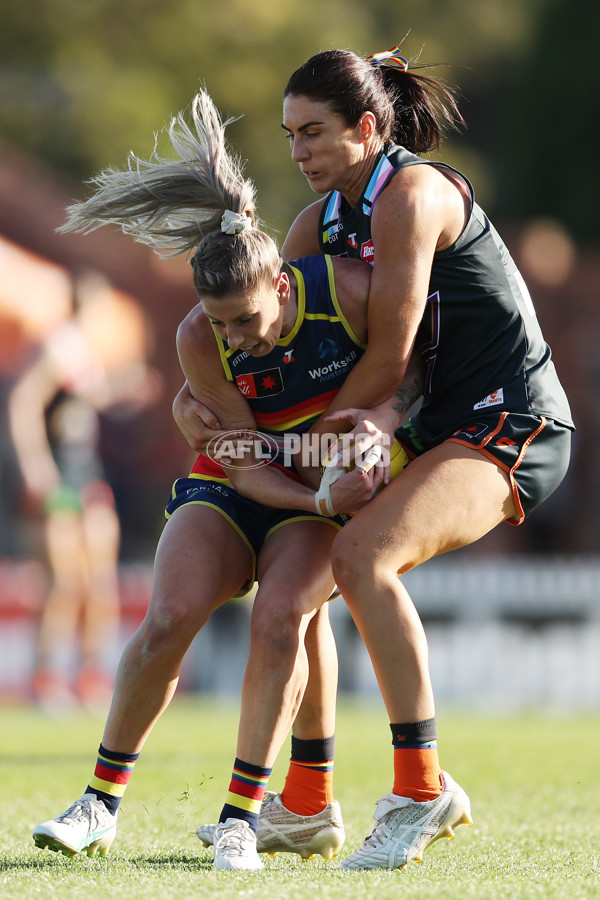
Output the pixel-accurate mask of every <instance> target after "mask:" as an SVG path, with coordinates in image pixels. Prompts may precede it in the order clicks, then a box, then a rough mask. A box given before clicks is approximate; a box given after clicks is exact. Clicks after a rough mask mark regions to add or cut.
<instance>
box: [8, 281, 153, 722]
mask: <svg viewBox="0 0 600 900" xmlns="http://www.w3.org/2000/svg"><path fill="white" fill-rule="evenodd" d="M73 307H74V308H73V314H72V316H71V318H70V319H68V320H67V321H64V322H63V323H62V324H60V325H59V326H58V327H56V328H55V329H54V330H52V331H51V332H50V333H49V335H48V336H47V338H46V339H45V341H44V342H43V344H42V345H41V346H40V350H39V353H38V354H37V356H36V357H35V358H34V359H33V361H32V362H31V364H30V365H29V367H28V368H27V369H25V371H24V372H23V374H22V375H21V376H20V378H19V379H18V381H17V382H16V384H15V386H14V388H13V390H12V392H11V394H10V397H9V422H10V430H11V435H12V439H13V443H14V448H15V452H16V455H17V459H18V462H19V466H20V469H21V473H22V478H23V484H24V493H25V496H24V502H25V505H26V508H27V510H28V511H29V512H30V513H31V514H34V515H38V514H43V516H44V540H45V553H46V561H47V564H48V567H49V573H50V587H49V591H48V594H47V597H46V600H45V604H44V607H43V610H42V613H41V618H40V627H39V635H38V641H37V650H36V662H35V672H34V679H33V687H34V692H35V696H36V698H37V700H38V702H39V704H40V705H41V706H42V707H43V708H44V709H46V710H47V711H51V712H60V711H64V710H65V709H68V708H70V707H72V706H73V705H74V704H75V703H77V702H80V703H82V704H83V705H84V706H86V707H87V708H88V709H90V710H94V709H96V708H97V707H98V706H100V707H103V706H104V705H105V704H106V702H108V700H109V698H110V695H111V693H112V673H113V668H114V660H115V654H116V653H117V652H118V649H119V648H118V646H117V643H118V635H119V618H120V604H119V585H118V569H117V567H118V559H119V543H120V523H119V518H118V515H117V511H116V507H115V501H114V496H113V491H112V488H111V486H110V484H109V483H108V481H107V478H106V474H105V471H104V466H103V461H102V458H101V452H100V444H99V439H100V428H99V415H100V414H101V413H102V412H103V411H105V410H108V409H113V410H114V409H115V408H120V409H123V410H126V411H128V412H130V413H132V412H137V411H139V410H141V409H143V408H145V407H146V406H148V405H149V404H151V403H153V402H155V400H156V399H157V395H158V390H159V387H158V386H159V381H158V379H157V378H156V377H155V375H154V373H153V372H152V371H151V370H149V369H148V367H147V366H146V363H145V355H146V341H145V327H144V319H143V316H142V313H141V311H140V310H139V308H138V307H137V304H135V303H134V302H133V301H132V300H131V299H130V298H129V297H127V296H126V295H123V294H120V293H119V292H117V291H115V290H113V289H112V288H111V287H110V286H109V285H108V284H107V283H106V282H105V281H104V280H103V279H102V278H101V277H100V276H98V275H95V274H88V275H86V276H85V277H83V278H82V279H81V280H80V281H79V282H78V284H77V286H76V290H75V295H74V300H73Z"/></svg>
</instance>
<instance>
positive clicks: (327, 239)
mask: <svg viewBox="0 0 600 900" xmlns="http://www.w3.org/2000/svg"><path fill="white" fill-rule="evenodd" d="M341 227H342V226H341V225H340V223H339V222H336V223H335V225H330V226H329V228H326V229H325V231H324V232H323V243H324V244H334V243H335V242H336V241H337V239H338V231H339V230H340V229H341Z"/></svg>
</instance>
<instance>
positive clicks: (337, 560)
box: [331, 529, 375, 594]
mask: <svg viewBox="0 0 600 900" xmlns="http://www.w3.org/2000/svg"><path fill="white" fill-rule="evenodd" d="M344 531H345V529H344ZM344 531H341V532H340V533H339V534H338V535H337V537H336V539H335V541H334V543H333V549H332V552H331V565H332V568H333V577H334V579H335V583H336V584H337V586H338V588H339V589H340V591H341V593H342V594H346V593H348V592H349V589H350V588H351V587H353V586H354V587H355V586H356V585H357V584H359V583H361V582H362V581H366V580H369V579H372V578H373V576H374V562H375V560H374V555H373V550H372V548H371V547H370V546H368V543H367V542H366V541H362V540H361V538H360V534H359V533H358V532H357V534H356V536H354V535H352V534H344Z"/></svg>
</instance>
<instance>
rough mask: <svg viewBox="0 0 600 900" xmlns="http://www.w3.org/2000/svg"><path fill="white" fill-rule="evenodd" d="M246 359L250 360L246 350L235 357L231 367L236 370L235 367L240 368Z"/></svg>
mask: <svg viewBox="0 0 600 900" xmlns="http://www.w3.org/2000/svg"><path fill="white" fill-rule="evenodd" d="M244 359H248V354H247V353H246V351H245V350H242V351H241V353H238V354H237V356H234V357H233V359H232V360H231V365H232V366H233V367H234V368H235V366H239V364H240V363H241V362H242V361H243V360H244Z"/></svg>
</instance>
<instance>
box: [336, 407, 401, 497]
mask: <svg viewBox="0 0 600 900" xmlns="http://www.w3.org/2000/svg"><path fill="white" fill-rule="evenodd" d="M325 419H326V421H327V422H339V421H347V422H351V423H352V425H353V428H352V430H351V431H349V432H347V433H346V434H344V435H341V436H340V438H339V440H338V441H337V443H336V444H333V445H332V447H330V449H329V453H328V457H329V459H332V458H333V456H334V455H335V454H336V453H337V454H338V456H339V463H338V465H340V466H342V465H343V466H346V467H348V466H349V465H351V463H352V462H354V463H356V465H357V466H359V467H363V468H364V463H365V462H366V463H367V465H370V464H372V463H370V461H369V460H368V456H369V453H370V451H371V450H373V449H374V448H377V447H379V448H381V450H382V452H381V457H380V459H379V460H377V461H376V462H375V464H374V465H375V467H376V469H377V473H376V474H377V480H378V483H379V484H387V483H388V482H389V480H390V465H389V464H390V454H389V450H390V447H391V446H392V443H393V441H394V432H393V428H394V425H393V420H392V419H391V418H390V417H389V416H388V414H387V410H386V409H385V407H382V408H381V411H380V408H379V407H378V408H377V409H376V410H368V409H342V410H339V411H338V412H334V413H331V414H330V415H328V416H326V417H325ZM375 420H378V422H376V421H375ZM380 424H381V426H382V427H379V425H380ZM385 451H387V452H385Z"/></svg>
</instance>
